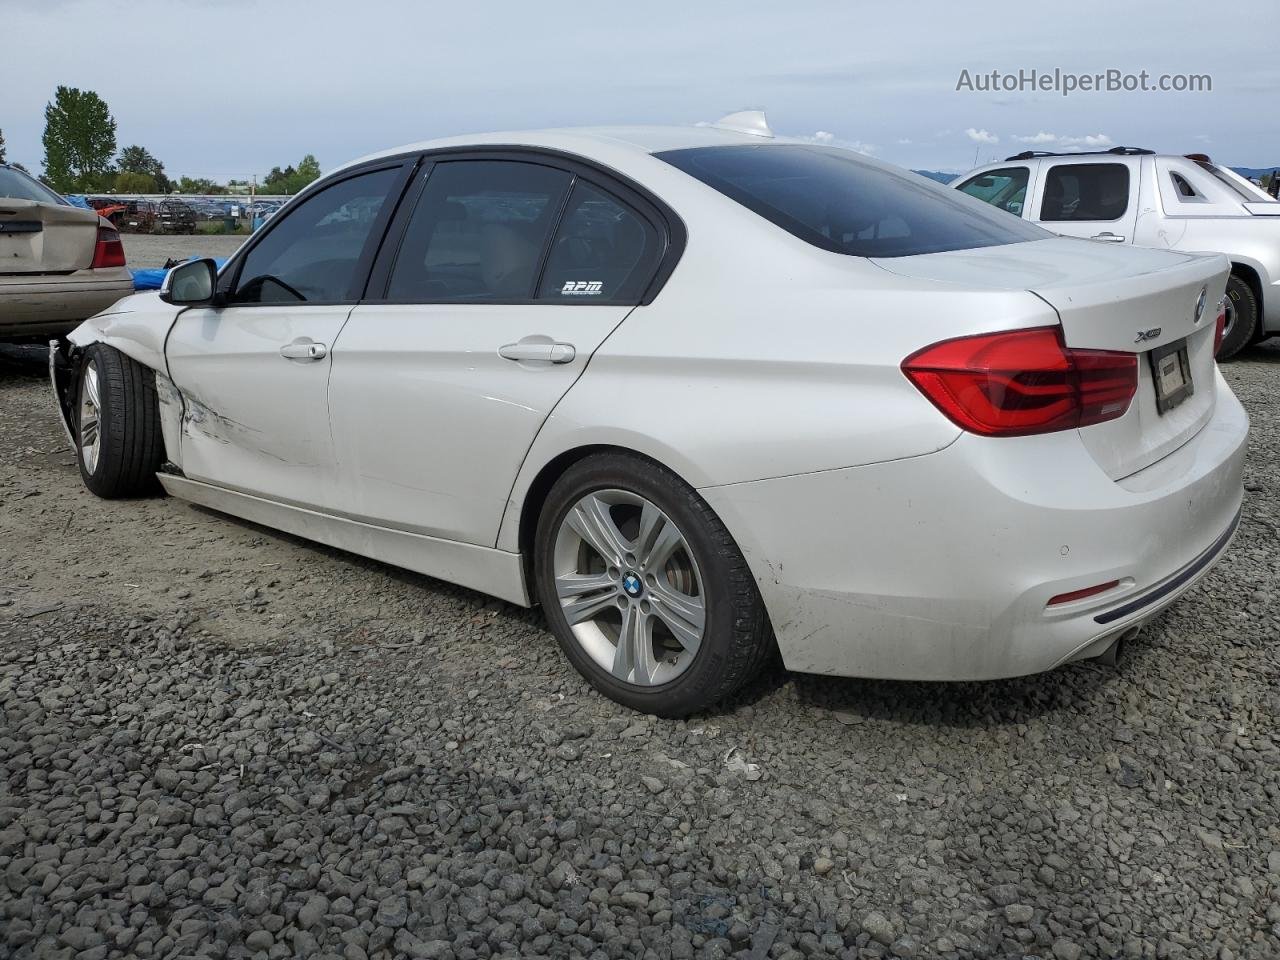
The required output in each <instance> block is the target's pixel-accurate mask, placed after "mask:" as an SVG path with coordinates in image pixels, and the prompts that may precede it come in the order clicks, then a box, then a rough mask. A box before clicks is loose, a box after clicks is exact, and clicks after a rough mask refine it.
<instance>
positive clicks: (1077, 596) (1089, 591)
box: [1045, 580, 1120, 607]
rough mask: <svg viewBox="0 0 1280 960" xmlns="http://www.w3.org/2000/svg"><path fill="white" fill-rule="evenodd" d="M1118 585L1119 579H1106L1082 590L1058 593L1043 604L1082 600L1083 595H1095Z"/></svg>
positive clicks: (1050, 605) (1053, 604)
mask: <svg viewBox="0 0 1280 960" xmlns="http://www.w3.org/2000/svg"><path fill="white" fill-rule="evenodd" d="M1118 586H1120V581H1119V580H1108V581H1107V582H1106V583H1099V584H1096V585H1094V586H1092V587H1085V588H1084V589H1083V590H1072V591H1071V592H1070V593H1060V594H1058V595H1057V596H1056V597H1054V598H1053V599H1052V600H1050V601H1049V602H1048V603H1047V604H1045V606H1049V607H1052V606H1055V605H1057V604H1060V603H1074V602H1075V601H1077V600H1083V599H1084V598H1085V597H1092V596H1096V595H1097V594H1099V593H1106V592H1107V591H1108V590H1110V589H1111V588H1112V587H1118Z"/></svg>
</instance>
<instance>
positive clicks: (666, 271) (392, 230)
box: [360, 144, 688, 307]
mask: <svg viewBox="0 0 1280 960" xmlns="http://www.w3.org/2000/svg"><path fill="white" fill-rule="evenodd" d="M461 160H505V161H514V162H522V163H537V164H540V165H542V166H546V167H551V168H553V169H558V170H562V171H564V172H566V173H568V174H569V175H570V179H569V183H568V187H567V189H566V190H565V193H564V196H563V198H561V201H560V208H559V209H558V210H557V211H556V213H555V219H554V221H553V222H552V224H551V229H550V230H549V231H548V233H547V238H546V240H545V242H544V244H543V248H542V251H541V252H540V254H539V258H538V269H537V271H536V277H535V283H534V286H533V289H532V290H531V291H530V292H531V294H532V296H531V297H530V298H527V299H505V298H504V299H485V300H476V301H468V300H423V299H419V298H414V299H406V300H399V299H396V300H392V299H388V298H387V296H386V292H387V289H388V287H389V286H390V282H391V270H392V268H393V266H394V265H395V261H396V258H397V257H398V256H399V253H400V247H401V245H402V244H403V242H404V236H405V232H406V229H407V228H408V224H409V220H410V218H411V217H412V216H413V211H414V208H415V207H416V206H417V202H418V199H419V197H420V196H421V195H422V192H423V190H425V189H426V184H427V181H428V180H429V179H430V177H431V170H432V168H433V167H434V166H435V165H436V164H437V163H445V162H451V161H461ZM418 170H419V171H420V172H421V174H422V175H421V176H416V175H415V176H414V178H413V182H414V186H413V188H412V189H410V190H408V191H407V193H406V194H405V195H404V196H402V198H401V201H400V203H399V205H398V207H397V210H396V213H395V217H394V218H393V220H392V221H391V223H390V225H389V226H388V228H387V230H386V234H385V238H384V240H383V243H382V245H381V249H380V250H379V252H378V256H377V258H376V259H375V261H374V264H373V268H372V271H371V272H370V274H369V279H368V282H367V284H366V286H365V292H364V297H363V298H362V299H361V300H360V303H361V304H368V305H381V304H420V305H423V306H429V305H446V306H451V307H461V306H552V305H558V306H577V307H582V306H645V305H648V304H650V303H652V302H653V300H654V298H655V297H657V295H658V294H659V293H660V292H661V290H662V288H663V286H665V284H666V282H667V280H668V279H669V278H670V276H671V274H672V272H673V271H674V270H675V268H676V264H677V263H679V261H680V257H681V255H682V254H683V253H684V248H685V242H686V240H687V237H688V234H687V232H686V230H685V225H684V221H683V220H681V219H680V217H679V216H678V215H677V214H676V212H675V211H674V210H672V209H671V207H670V206H669V205H667V204H666V203H665V202H663V201H662V200H661V199H660V198H659V197H657V196H656V195H655V194H653V193H652V192H651V191H649V190H646V189H645V188H644V187H643V186H641V185H640V184H638V183H636V182H635V181H633V180H631V179H630V178H628V177H625V176H624V175H622V174H620V173H618V172H617V171H615V170H612V169H611V168H609V167H606V166H604V165H603V164H599V163H596V162H594V161H592V160H590V159H589V158H586V157H583V156H580V155H578V154H572V153H566V152H564V151H560V150H555V149H552V148H548V147H531V146H522V145H501V144H500V145H494V146H488V145H485V146H475V145H472V146H462V147H443V148H440V149H438V150H430V151H427V152H425V153H423V154H422V156H421V158H420V163H419V167H418ZM579 180H581V181H582V182H583V183H586V184H588V185H590V186H592V187H594V188H595V189H597V190H600V191H601V192H603V193H605V194H606V195H608V196H610V197H611V198H613V199H614V200H616V201H617V202H619V203H620V204H622V205H623V206H624V207H625V208H626V209H628V210H630V211H631V212H632V213H634V214H635V215H636V216H638V217H641V218H642V219H644V220H647V221H648V222H649V224H650V226H651V227H652V228H653V229H654V230H655V231H656V232H657V234H658V242H659V244H661V245H662V247H663V250H662V253H661V255H660V256H659V258H658V262H657V265H656V266H655V267H654V269H653V273H652V276H651V277H650V279H649V282H648V284H647V285H646V286H645V287H644V289H643V292H642V293H641V294H640V296H639V297H626V298H610V299H607V300H597V299H595V298H591V299H587V298H577V299H565V300H554V299H550V298H547V297H543V298H538V296H537V292H538V289H539V287H540V285H541V281H542V278H543V274H544V272H545V270H546V266H547V262H548V260H549V258H550V255H551V245H552V243H553V242H554V240H555V236H556V233H557V231H558V230H559V229H560V224H561V221H562V220H563V218H564V215H565V213H566V210H567V207H568V203H569V198H570V197H571V196H572V194H573V188H574V187H575V186H576V185H577V183H578V181H579Z"/></svg>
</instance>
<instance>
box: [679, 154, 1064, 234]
mask: <svg viewBox="0 0 1280 960" xmlns="http://www.w3.org/2000/svg"><path fill="white" fill-rule="evenodd" d="M656 156H657V157H658V158H659V159H660V160H665V161H666V162H667V163H670V164H671V165H672V166H674V167H677V168H679V169H680V170H683V171H684V172H685V173H687V174H689V175H690V176H692V177H695V178H696V179H698V180H701V181H702V182H703V183H705V184H707V185H708V186H710V187H713V188H714V189H716V190H718V191H719V192H720V193H723V194H724V195H725V196H727V197H729V198H730V199H732V200H736V201H737V202H738V203H740V204H742V205H743V206H744V207H746V208H747V209H748V210H751V211H752V212H754V213H756V214H759V215H760V216H762V217H764V218H765V219H766V220H768V221H770V222H771V223H774V224H776V225H777V226H779V227H781V228H782V229H784V230H786V231H787V232H788V233H791V234H792V235H794V236H796V237H799V238H800V239H801V240H805V241H807V242H808V243H811V244H813V245H814V246H816V247H821V248H822V249H824V250H830V251H833V252H835V253H842V254H847V255H850V256H856V257H907V256H914V255H917V254H925V253H941V252H944V251H947V250H968V249H973V248H976V247H991V246H998V245H1001V244H1006V243H1019V242H1022V241H1026V240H1042V239H1045V238H1046V237H1047V236H1048V234H1046V233H1045V232H1044V231H1043V230H1041V229H1040V228H1038V227H1035V226H1033V225H1031V224H1029V223H1020V222H1019V221H1017V220H1015V219H1014V218H1012V217H1007V216H1005V215H1004V214H1002V213H1000V212H999V211H997V210H993V209H991V208H990V207H988V206H985V205H983V204H980V203H974V202H973V200H972V199H971V198H969V197H966V196H963V195H961V193H960V192H959V191H957V190H952V189H951V188H950V187H945V186H943V185H942V184H937V183H932V182H931V181H928V180H925V179H924V178H922V177H919V176H916V175H915V174H911V173H907V172H906V171H903V172H898V171H896V170H893V169H890V168H886V167H884V166H881V165H880V164H878V163H873V162H869V161H867V160H865V159H863V158H861V157H860V156H858V155H857V154H854V153H850V152H849V151H847V150H839V149H835V148H832V147H819V146H810V145H807V144H760V145H741V146H731V147H694V148H691V149H685V150H668V151H666V152H663V153H659V154H656Z"/></svg>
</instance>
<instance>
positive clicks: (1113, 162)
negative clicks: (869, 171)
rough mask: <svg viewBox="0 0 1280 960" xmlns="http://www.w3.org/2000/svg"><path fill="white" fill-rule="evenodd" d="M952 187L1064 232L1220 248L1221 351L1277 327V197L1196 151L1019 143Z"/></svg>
mask: <svg viewBox="0 0 1280 960" xmlns="http://www.w3.org/2000/svg"><path fill="white" fill-rule="evenodd" d="M951 185H952V186H953V187H955V188H956V189H957V190H962V191H964V192H965V193H967V194H969V195H970V196H973V197H977V198H978V199H979V200H985V201H986V202H987V203H990V204H992V205H993V206H996V207H999V208H1000V209H1002V210H1006V211H1008V212H1009V213H1012V214H1016V215H1017V216H1019V217H1022V218H1023V219H1024V220H1031V221H1034V222H1035V223H1038V224H1040V225H1041V226H1043V227H1044V228H1045V229H1047V230H1052V231H1053V232H1054V233H1060V234H1063V235H1065V236H1071V237H1087V238H1090V239H1093V240H1098V241H1104V242H1110V243H1133V244H1137V245H1138V246H1143V247H1166V248H1169V249H1173V250H1185V251H1189V252H1190V251H1205V252H1212V253H1224V254H1226V255H1227V257H1228V258H1229V259H1230V260H1231V278H1230V280H1229V281H1228V284H1227V323H1226V329H1225V332H1224V334H1223V338H1222V346H1221V348H1220V349H1219V351H1218V357H1219V359H1225V358H1226V357H1230V356H1232V355H1233V354H1236V353H1238V352H1239V351H1240V350H1242V349H1244V348H1245V347H1246V346H1248V345H1249V344H1250V343H1254V342H1256V341H1258V340H1261V339H1263V338H1265V337H1269V336H1272V335H1274V334H1277V333H1280V202H1277V201H1276V200H1275V199H1274V198H1273V197H1271V196H1268V195H1267V193H1266V192H1265V191H1264V190H1262V189H1261V188H1260V187H1258V186H1257V185H1255V184H1253V183H1251V182H1250V181H1248V180H1246V179H1245V178H1244V177H1242V176H1240V175H1239V174H1237V173H1235V172H1234V171H1232V170H1230V169H1228V168H1227V167H1224V166H1221V165H1219V164H1216V163H1214V162H1213V161H1212V160H1210V159H1209V158H1208V157H1206V156H1205V155H1204V154H1198V153H1193V154H1188V155H1186V156H1173V155H1169V156H1165V155H1157V154H1155V153H1153V152H1152V151H1150V150H1141V149H1138V148H1135V147H1115V148H1113V149H1111V150H1106V151H1102V152H1098V153H1068V154H1060V153H1040V152H1036V151H1027V152H1026V153H1020V154H1018V155H1017V156H1013V157H1009V158H1008V159H1007V160H1005V161H1004V162H1003V163H990V164H987V165H986V166H983V167H978V168H977V169H976V170H971V171H970V172H969V173H966V174H963V175H962V176H960V177H958V178H956V179H955V180H953V181H952V183H951Z"/></svg>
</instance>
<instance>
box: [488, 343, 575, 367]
mask: <svg viewBox="0 0 1280 960" xmlns="http://www.w3.org/2000/svg"><path fill="white" fill-rule="evenodd" d="M577 355H578V352H577V351H576V350H575V349H574V348H573V344H572V343H559V342H557V341H555V340H552V339H551V338H549V337H538V338H537V339H535V338H533V337H525V338H524V339H523V340H518V341H516V342H515V343H505V344H503V345H502V346H500V347H499V348H498V356H500V357H502V358H503V359H504V360H531V361H535V362H542V363H568V362H569V361H571V360H572V359H573V358H574V357H576V356H577Z"/></svg>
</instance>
